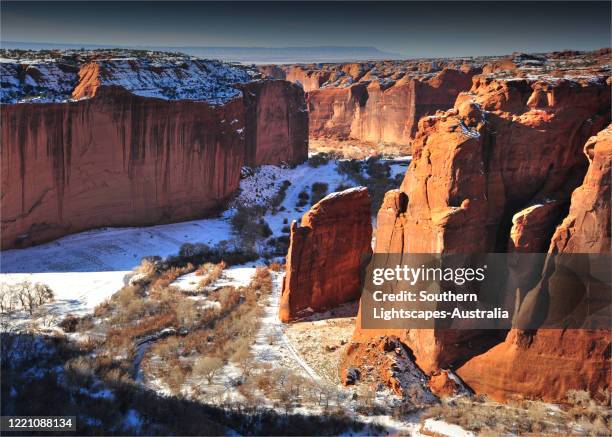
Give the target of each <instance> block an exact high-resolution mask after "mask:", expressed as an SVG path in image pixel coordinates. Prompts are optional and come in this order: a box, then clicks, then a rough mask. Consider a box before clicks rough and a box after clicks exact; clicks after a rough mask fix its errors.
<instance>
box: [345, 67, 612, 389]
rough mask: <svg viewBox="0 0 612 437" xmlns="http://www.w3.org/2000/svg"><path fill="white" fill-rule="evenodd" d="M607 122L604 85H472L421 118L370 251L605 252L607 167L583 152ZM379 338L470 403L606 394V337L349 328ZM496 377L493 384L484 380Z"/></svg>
mask: <svg viewBox="0 0 612 437" xmlns="http://www.w3.org/2000/svg"><path fill="white" fill-rule="evenodd" d="M609 122H610V80H609V79H607V78H605V77H590V78H584V79H582V78H575V79H571V80H568V79H548V80H529V79H503V78H491V77H488V76H486V75H482V76H477V77H476V78H475V79H474V83H473V86H472V88H471V90H470V92H468V93H462V94H460V95H459V96H458V98H457V101H456V103H455V106H454V108H453V109H451V110H448V111H445V112H439V113H437V114H435V115H434V116H430V117H425V118H423V119H421V121H420V123H419V129H418V132H417V134H416V136H415V140H414V142H413V161H412V163H411V165H410V167H409V169H408V172H407V173H406V176H405V178H404V181H403V183H402V185H401V187H400V189H399V190H393V191H391V192H389V193H387V195H386V197H385V200H384V202H383V205H382V207H381V209H380V211H379V214H378V220H377V224H378V227H377V231H376V236H377V238H376V248H375V252H392V253H398V252H399V253H402V252H403V253H465V254H466V261H467V260H468V258H469V254H470V253H487V252H515V251H522V252H546V251H547V250H548V247H549V246H551V251H553V252H555V251H558V252H561V253H562V252H564V251H565V252H580V251H593V252H599V251H609V250H610V249H609V244H610V243H609V241H610V240H609V235H610V225H609V209H610V206H609V204H610V195H609V177H608V179H607V180H608V182H607V183H603V182H602V180H603V179H605V178H606V174H607V173H606V171H608V172H609V170H605V169H606V168H608V169H609V166H610V156H609V153H608V152H603V151H602V152H599V154H598V153H597V151H598V148H597V146H595V147H593V146H589V144H593V142H594V141H595V140H589V143H588V144H587V156H588V157H589V159H588V160H587V159H586V157H585V155H584V153H583V151H582V149H583V146H584V144H585V141H587V139H588V138H589V137H590V136H591V135H594V134H596V133H597V132H598V131H600V130H602V129H603V128H604V127H605V126H606V125H607V124H608V123H609ZM604 132H605V131H604ZM600 135H604V133H602V134H600ZM599 142H600V140H597V141H595V143H599ZM604 144H607V143H604ZM599 147H600V149H601V150H606V149H607V146H606V145H602V146H599ZM595 156H597V157H599V159H597V160H596V159H595V158H594V157H595ZM589 160H590V161H591V162H590V166H589ZM587 167H589V168H590V170H589V173H587V176H586V179H585V178H584V176H585V173H586V171H587ZM593 172H594V173H595V174H597V175H599V176H598V177H596V178H594V177H593V176H591V173H593ZM595 179H596V180H595ZM583 180H584V184H583V185H582V187H581V188H580V189H578V190H577V191H576V192H575V193H574V196H573V197H572V208H571V209H569V211H570V212H569V216H568V218H566V219H565V221H563V223H562V224H561V226H560V227H559V228H558V229H557V230H556V231H555V228H556V226H557V225H558V224H559V223H561V221H562V220H563V217H565V216H566V215H567V214H568V208H569V203H570V197H571V196H572V192H573V191H574V189H575V188H576V187H578V186H580V184H582V183H583ZM606 184H607V185H606ZM606 193H608V194H606ZM575 204H582V209H581V207H579V206H574V205H575ZM606 214H607V216H608V218H607V219H605V218H604V215H606ZM585 232H586V233H587V234H588V235H585V236H584V237H583V236H582V235H583V233H585ZM553 234H554V236H553ZM551 238H552V243H551ZM555 248H557V249H555ZM563 248H568V249H567V250H565V249H563ZM381 336H383V337H389V336H397V337H398V338H399V339H400V341H401V342H402V343H403V344H405V345H406V346H408V347H409V348H410V350H411V351H412V353H413V354H414V356H415V359H416V363H417V364H418V365H419V367H420V368H421V369H423V370H424V371H425V372H426V373H428V374H430V375H433V374H437V373H438V372H439V371H440V369H458V370H457V372H458V374H459V375H461V376H462V377H464V378H465V380H466V381H467V382H468V384H469V385H470V386H472V388H474V389H475V390H476V392H478V393H486V394H488V395H491V396H492V397H494V398H496V399H506V398H508V397H509V396H511V395H515V394H520V395H524V396H528V397H540V398H544V399H549V400H559V399H561V397H562V396H563V395H564V393H565V391H566V390H567V389H571V388H575V389H588V390H591V391H592V392H595V391H596V389H598V388H601V387H604V386H605V385H606V384H607V383H609V381H608V380H607V378H605V377H604V376H603V375H604V372H605V371H606V370H608V371H609V365H608V364H606V363H608V359H609V358H606V350H609V347H610V335H609V332H608V331H598V332H590V333H589V332H588V331H584V330H580V331H573V332H569V333H564V332H562V331H555V330H542V331H537V335H536V336H533V335H531V336H528V337H527V339H525V335H524V333H519V332H517V331H511V332H510V333H509V334H507V333H506V332H505V331H475V330H464V331H450V330H443V329H435V330H434V329H419V330H370V329H368V330H366V329H362V328H361V327H360V326H359V320H358V324H357V326H356V330H355V333H354V341H356V342H358V343H361V342H369V341H372V340H373V339H376V338H380V337H381ZM496 345H497V346H496ZM568 348H569V349H573V352H572V353H571V354H570V353H569V349H568ZM353 349H356V348H353ZM522 354H524V355H525V364H526V365H525V366H523V364H522V361H521V360H522V358H523V355H522ZM540 357H542V364H541V365H536V362H537V360H538V359H539V358H540ZM532 359H533V363H532V364H533V365H529V362H530V360H532ZM555 360H556V361H555ZM564 360H565V361H564ZM349 361H350V360H349ZM561 362H562V363H563V364H562V365H561V364H559V363H561ZM554 363H557V364H554ZM499 366H502V367H501V368H502V370H501V371H500V374H499V375H497V376H495V375H492V373H494V372H497V371H498V369H499ZM606 366H608V367H606ZM512 372H514V374H513V375H511V373H512ZM572 374H573V375H575V376H574V377H571V376H570V375H572ZM576 375H577V376H576ZM504 378H507V381H506V380H504V382H503V383H502V382H500V381H501V380H502V379H504ZM560 380H563V384H561V385H560V386H558V387H554V388H553V387H552V385H554V384H553V381H560ZM530 381H533V383H532V385H530V384H531V382H530ZM528 386H529V387H530V388H527V387H528Z"/></svg>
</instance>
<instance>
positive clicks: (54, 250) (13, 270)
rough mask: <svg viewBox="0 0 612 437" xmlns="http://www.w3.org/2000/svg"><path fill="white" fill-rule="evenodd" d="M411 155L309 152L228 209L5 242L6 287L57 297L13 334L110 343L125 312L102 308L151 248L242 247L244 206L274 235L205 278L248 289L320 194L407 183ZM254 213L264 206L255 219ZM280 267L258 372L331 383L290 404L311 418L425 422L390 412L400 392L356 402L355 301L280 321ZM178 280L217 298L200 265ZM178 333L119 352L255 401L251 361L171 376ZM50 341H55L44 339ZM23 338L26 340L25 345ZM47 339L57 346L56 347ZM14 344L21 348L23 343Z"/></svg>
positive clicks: (249, 177) (244, 185)
mask: <svg viewBox="0 0 612 437" xmlns="http://www.w3.org/2000/svg"><path fill="white" fill-rule="evenodd" d="M409 162H410V157H409V156H407V157H400V158H393V159H377V158H369V159H368V160H340V161H336V160H333V159H331V160H330V159H329V156H327V155H325V154H317V155H313V156H311V158H310V160H309V161H308V162H307V163H305V164H302V165H299V166H296V167H293V168H290V167H277V166H262V167H259V168H257V169H254V170H250V169H246V171H245V175H244V177H243V179H242V181H241V189H240V191H239V193H238V195H237V196H236V197H235V198H233V199H232V200H231V201H230V203H229V205H228V209H227V210H226V211H224V212H223V213H221V214H220V215H219V216H218V217H211V218H207V219H202V220H194V221H188V222H182V223H175V224H168V225H159V226H151V227H143V228H106V229H96V230H91V231H87V232H83V233H79V234H75V235H71V236H67V237H64V238H61V239H58V240H56V241H53V242H50V243H47V244H43V245H39V246H35V247H30V248H26V249H16V250H8V251H3V252H2V272H3V273H2V275H1V276H0V281H1V283H2V286H3V287H7V286H10V285H11V284H12V285H14V284H23V283H24V281H27V282H29V283H32V284H39V283H40V284H45V285H47V286H48V287H50V288H51V290H53V293H54V299H53V301H51V302H49V303H46V304H44V305H42V306H41V307H38V308H37V309H36V310H35V311H34V312H33V313H32V314H30V313H28V312H26V311H21V312H13V313H12V314H11V315H10V316H4V317H3V327H4V329H5V330H8V331H12V332H20V333H25V332H28V333H35V334H36V336H40V338H42V339H49V338H62V339H63V340H64V341H66V342H67V344H68V345H72V346H70V347H77V348H79V347H84V346H83V345H89V344H90V343H94V342H100V341H103V340H104V339H107V338H108V336H109V335H111V333H112V330H113V329H115V328H116V326H114V325H113V324H112V323H110V324H109V321H113V320H118V319H117V317H116V314H114V313H112V311H111V312H108V311H107V310H104V311H107V312H106V313H105V312H104V311H103V310H102V309H104V308H108V307H109V306H111V307H112V306H113V302H114V301H115V300H116V299H117V296H119V295H120V294H121V290H125V288H126V287H129V286H130V284H133V283H134V278H135V277H137V275H138V273H136V276H135V272H138V269H139V268H140V267H139V266H141V260H142V259H143V258H146V257H160V258H162V259H163V258H168V257H172V256H175V255H177V253H179V252H180V251H181V248H184V245H185V243H188V244H193V243H204V244H206V245H207V246H208V247H211V248H215V247H219V246H222V247H230V249H229V250H234V251H239V250H240V249H241V248H242V246H241V245H242V244H243V243H244V242H241V232H250V230H241V229H239V228H237V225H236V222H237V220H236V216H239V215H240V214H246V215H247V216H248V219H249V220H251V219H254V218H255V219H257V217H259V218H261V219H262V220H263V221H264V222H265V223H266V224H267V227H268V229H269V231H268V233H269V235H267V233H264V235H267V236H266V237H260V238H257V239H256V240H255V241H253V242H251V243H250V244H252V247H249V248H247V249H249V250H250V249H254V250H255V252H256V254H257V256H256V257H255V259H253V260H252V261H249V262H246V263H241V264H237V265H232V266H229V267H226V268H224V269H223V273H222V274H221V275H220V276H219V277H215V278H214V279H212V280H211V283H210V284H209V285H208V286H207V287H206V289H207V290H209V291H208V292H207V293H210V292H211V291H210V290H219V289H231V290H233V292H236V290H237V289H240V287H247V286H249V284H250V283H251V282H252V280H253V278H254V276H256V271H257V268H258V267H265V265H266V264H270V262H275V261H281V260H282V256H278V254H280V253H282V251H286V248H285V247H282V248H281V250H280V251H278V250H277V249H278V248H277V247H275V245H278V244H279V243H278V240H279V237H280V240H281V241H283V240H284V238H285V239H286V236H287V233H288V227H289V224H290V223H291V221H292V220H299V219H300V217H301V215H302V214H303V213H305V212H306V211H307V210H308V209H309V208H310V205H311V204H313V203H315V202H316V201H317V200H318V199H320V198H321V197H324V196H325V195H326V194H327V193H331V192H334V191H337V190H339V189H340V190H342V189H345V188H348V187H351V186H355V185H359V184H360V183H364V182H365V183H366V184H367V183H368V182H369V181H372V182H373V183H385V184H387V185H388V187H389V188H393V187H395V186H397V185H398V184H399V181H400V180H401V179H400V178H401V177H402V176H403V173H404V172H405V170H406V168H407V165H408V163H409ZM286 181H289V182H290V184H289V183H287V182H286ZM313 187H314V189H313ZM279 193H282V194H279ZM252 214H256V216H255V217H252V216H251V215H252ZM271 275H272V289H271V291H270V294H269V296H267V298H265V299H264V300H263V301H262V302H260V303H259V304H258V305H259V306H260V307H261V313H259V317H260V318H259V325H258V329H257V332H256V334H255V336H254V337H253V339H252V344H250V346H249V353H250V354H251V355H252V357H253V363H252V365H253V367H255V368H256V369H257V370H256V371H255V372H256V373H257V372H259V373H261V372H269V371H280V372H287V375H285V376H283V377H290V378H297V379H299V380H300V381H302V382H303V383H304V385H313V386H317V387H319V390H320V393H319V395H320V396H323V395H322V394H321V393H324V397H325V402H322V401H321V398H320V397H319V398H317V397H312V399H310V398H309V400H306V399H303V400H301V401H300V402H299V403H298V404H295V405H292V406H291V408H290V411H291V412H292V413H293V414H303V415H305V416H311V415H313V414H314V415H322V414H323V413H329V412H330V411H332V410H333V411H336V410H338V409H340V410H342V411H343V414H345V415H346V414H348V415H349V417H350V421H355V423H359V427H362V430H361V431H357V430H355V431H356V432H358V433H359V432H361V433H366V434H370V433H378V432H381V431H382V430H385V432H387V433H392V434H396V433H413V432H416V430H417V428H418V427H419V426H420V424H419V421H418V419H416V418H412V417H411V418H410V419H409V420H405V419H404V420H395V419H393V418H392V417H390V415H389V413H384V412H382V410H383V408H382V407H383V406H385V410H386V411H390V410H388V406H389V405H394V404H396V403H397V402H398V400H397V399H395V400H394V399H393V398H394V396H393V395H392V394H391V392H387V391H381V392H380V393H377V394H376V395H375V397H374V398H372V399H371V402H376V403H379V404H380V406H381V407H380V409H381V413H380V414H376V415H367V414H362V413H358V412H357V410H359V408H358V406H359V405H360V404H361V403H362V400H361V398H360V396H358V395H356V394H355V392H354V390H350V389H346V388H344V387H342V386H341V384H340V380H339V378H338V366H339V362H340V356H341V355H340V354H341V351H342V347H343V346H344V345H345V344H346V343H347V342H348V340H349V339H350V334H351V327H352V326H353V325H352V324H353V323H354V316H355V314H356V303H354V304H348V305H344V306H343V307H341V308H339V309H337V310H334V311H333V312H330V313H326V314H317V315H315V316H313V317H312V318H310V319H308V320H304V321H299V322H296V323H294V324H291V325H285V324H282V323H281V322H280V321H279V319H278V304H279V298H280V292H281V286H282V274H281V273H277V272H271ZM172 278H173V280H172V281H171V282H170V283H169V286H170V287H172V288H173V289H175V290H178V291H179V294H180V296H181V297H187V298H188V299H189V300H191V301H195V302H198V304H202V305H203V306H204V307H206V306H207V305H208V306H210V307H214V306H215V305H218V304H219V302H218V301H215V300H212V299H210V296H209V295H208V296H204V295H202V288H201V285H200V284H199V282H200V281H201V279H202V276H201V275H200V276H198V272H197V271H196V272H193V271H191V272H186V273H185V274H175V275H173V277H172ZM181 293H182V294H181ZM113 317H114V318H113ZM71 318H76V319H78V320H79V322H78V323H80V325H79V326H81V328H79V329H76V330H71V329H68V330H67V329H66V325H65V321H66V320H68V319H71ZM83 320H86V323H84V322H83ZM65 331H69V332H65ZM70 331H72V332H70ZM178 335H179V334H178V333H177V332H175V331H168V329H165V330H164V329H161V330H158V331H156V332H153V333H151V332H149V333H148V334H147V335H146V336H144V337H143V336H140V337H138V340H137V341H135V342H134V344H133V345H131V346H129V347H128V346H126V347H125V350H121V353H120V355H125V356H122V357H120V359H123V362H124V363H126V362H127V363H130V362H131V363H132V366H133V368H134V369H135V370H134V371H133V380H134V383H135V384H136V385H137V386H140V387H142V388H146V389H149V390H151V391H152V392H154V393H156V394H157V395H160V396H167V397H172V396H180V397H182V398H184V399H191V400H197V401H200V402H204V403H206V404H209V403H212V404H216V405H220V406H224V407H227V404H228V403H236V404H242V403H245V402H246V399H245V395H244V394H241V390H238V388H237V387H238V386H239V385H241V384H242V382H241V379H242V377H243V376H242V375H243V370H244V369H242V370H241V368H240V366H239V365H238V364H237V363H236V362H233V361H231V360H228V361H227V362H225V364H223V366H222V367H221V368H220V369H219V371H218V372H215V375H214V378H212V380H211V381H210V383H208V384H205V388H204V389H202V386H203V383H202V377H195V376H193V375H192V376H187V377H186V378H185V379H184V380H183V381H181V383H180V384H179V385H178V386H177V385H175V384H174V385H173V381H172V380H171V379H172V378H171V376H172V371H171V370H169V368H168V366H167V361H168V360H167V356H164V353H165V352H162V353H160V352H159V350H160V348H161V347H162V346H163V345H164V344H165V343H166V342H168V341H170V342H172V339H173V338H175V337H176V336H178ZM183 335H184V334H183ZM179 338H180V337H179ZM43 343H45V344H46V340H45V341H43ZM14 347H15V348H19V346H18V345H14ZM65 347H68V346H65ZM41 348H42V349H47V348H48V346H44V347H43V346H41ZM51 350H52V348H49V351H48V352H49V354H50V355H53V353H51ZM13 353H16V354H19V352H18V351H16V350H15V351H13ZM98 353H101V352H100V351H99V350H98V351H97V352H93V355H96V354H98ZM34 355H36V354H34ZM173 358H175V357H173ZM17 361H19V360H17ZM56 367H57V366H56ZM262 369H263V370H262ZM50 371H52V369H49V368H45V367H44V364H42V362H41V363H39V364H35V365H33V366H32V367H28V368H27V369H25V372H24V374H27V375H29V376H28V377H32V375H34V379H36V378H39V379H40V378H43V376H44V375H46V374H47V373H48V372H50ZM62 373H63V372H62ZM92 384H93V385H91V386H90V387H89V388H88V389H86V390H85V389H82V390H81V391H84V392H86V393H87V394H88V395H90V396H89V397H90V398H91V399H100V398H103V399H107V400H114V399H115V397H116V396H117V394H116V392H114V391H113V389H112V388H107V387H105V386H104V384H102V383H101V382H100V381H99V380H97V378H96V381H95V382H94V383H92ZM102 387H104V388H102ZM19 390H20V388H19V387H18V386H17V385H15V386H13V387H11V388H10V390H9V393H10V394H11V395H12V396H13V397H18V396H19V393H18V392H19ZM261 390H262V389H261V388H259V389H256V390H255V391H256V395H258V398H257V400H258V403H260V404H262V403H263V405H265V406H266V407H268V408H270V409H274V408H278V407H279V400H278V399H276V400H275V399H274V396H273V397H270V396H266V394H265V393H262V392H261ZM281 402H282V400H281ZM336 412H337V411H336ZM90 419H91V421H92V423H93V424H98V425H100V424H99V423H98V422H96V420H98V419H96V418H95V415H93V416H92V417H91V418H90ZM143 421H144V419H143V418H142V417H141V414H139V413H137V412H136V411H135V410H130V414H129V415H126V417H124V418H123V422H122V423H123V426H124V428H123V430H124V431H125V430H132V431H138V430H142V429H144V428H143V427H144V424H143Z"/></svg>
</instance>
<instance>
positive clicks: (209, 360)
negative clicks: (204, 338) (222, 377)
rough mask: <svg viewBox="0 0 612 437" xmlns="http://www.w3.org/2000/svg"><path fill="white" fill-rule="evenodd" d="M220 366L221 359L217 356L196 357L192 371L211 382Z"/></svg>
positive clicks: (221, 364)
mask: <svg viewBox="0 0 612 437" xmlns="http://www.w3.org/2000/svg"><path fill="white" fill-rule="evenodd" d="M221 367H223V360H222V359H221V358H219V357H198V359H197V360H196V362H195V364H194V365H193V373H194V375H196V376H199V377H202V378H205V379H206V381H208V383H209V384H211V383H212V381H213V379H214V377H215V375H217V374H218V373H219V371H220V370H221Z"/></svg>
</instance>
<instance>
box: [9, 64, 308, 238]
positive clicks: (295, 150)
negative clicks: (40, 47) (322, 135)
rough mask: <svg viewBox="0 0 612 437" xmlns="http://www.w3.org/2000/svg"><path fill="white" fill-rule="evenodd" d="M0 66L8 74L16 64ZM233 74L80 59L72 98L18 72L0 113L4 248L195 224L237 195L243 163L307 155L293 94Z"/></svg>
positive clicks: (300, 108) (49, 75)
mask: <svg viewBox="0 0 612 437" xmlns="http://www.w3.org/2000/svg"><path fill="white" fill-rule="evenodd" d="M2 68H3V70H2V73H3V77H4V74H5V73H6V74H7V75H8V77H9V78H13V76H12V75H11V74H12V73H13V72H14V73H15V74H17V73H18V71H17V70H19V68H20V67H19V68H18V67H14V68H13V66H12V64H8V65H7V64H3V65H2ZM232 68H233V67H227V66H225V65H224V64H221V63H216V62H204V61H202V62H199V61H193V62H192V61H189V62H188V61H187V60H186V61H185V63H184V64H180V63H179V64H177V63H176V62H168V63H167V64H164V65H163V66H161V67H160V66H159V65H157V64H156V65H151V63H149V62H148V61H139V62H136V61H133V60H126V61H118V60H109V61H95V62H88V63H85V64H83V66H82V68H81V70H80V71H79V74H78V77H79V80H76V74H73V73H71V74H72V76H70V78H71V80H72V79H74V81H73V82H71V83H72V85H73V86H74V87H73V88H72V91H70V90H69V87H67V86H62V87H59V86H58V83H57V82H58V81H57V80H55V79H57V78H55V76H54V75H53V74H54V73H53V72H54V71H55V70H56V69H57V68H51V67H49V66H45V67H44V68H43V67H42V66H40V65H38V66H37V67H36V68H34V67H32V68H29V70H28V71H30V72H32V70H34V71H36V72H39V73H40V72H41V71H43V72H45V74H39V73H37V74H35V75H34V76H31V77H30V76H27V74H29V73H23V74H21V75H18V77H17V78H15V80H14V81H13V82H11V86H12V88H11V89H10V90H9V91H10V93H9V92H7V93H5V94H3V98H4V97H6V100H7V101H8V103H9V104H4V105H3V108H2V114H1V117H2V139H3V141H2V150H1V153H2V249H9V248H13V247H20V246H26V245H31V244H38V243H41V242H44V241H48V240H51V239H54V238H58V237H60V236H62V235H66V234H70V233H74V232H79V231H83V230H87V229H92V228H97V227H105V226H138V225H152V224H158V223H168V222H174V221H180V220H188V219H194V218H201V217H204V216H206V215H209V214H211V213H213V212H214V211H215V210H216V209H218V208H219V207H221V206H222V205H223V203H224V202H225V200H226V199H228V197H229V196H231V195H232V193H233V192H234V191H235V190H236V189H237V188H238V186H239V181H240V171H241V167H242V166H243V165H260V164H279V163H281V162H294V163H297V162H302V161H303V160H305V159H306V157H307V153H308V124H307V119H306V114H305V112H304V109H305V100H304V93H303V91H302V89H301V88H300V87H298V86H297V85H295V84H291V83H289V82H286V81H271V80H268V81H255V82H253V81H250V79H249V76H248V75H246V74H245V73H244V72H242V71H240V70H236V71H234V70H232ZM13 70H15V71H13ZM230 70H231V71H230ZM24 74H25V79H24ZM73 76H74V77H73ZM218 76H219V77H220V78H219V77H218ZM35 79H37V80H38V82H35V83H36V85H35V86H32V85H28V84H31V83H34V81H35ZM3 80H4V79H3ZM20 80H21V82H20ZM233 80H236V81H238V82H241V81H242V82H244V83H242V84H234V83H232V82H231V81H233ZM247 80H248V81H247ZM59 82H61V83H62V84H64V80H63V79H62V80H60V81H59ZM172 86H174V88H172ZM69 92H70V93H71V95H70V94H68V93H69ZM36 93H38V94H36ZM31 95H36V96H37V97H36V98H32V97H30V96H31Z"/></svg>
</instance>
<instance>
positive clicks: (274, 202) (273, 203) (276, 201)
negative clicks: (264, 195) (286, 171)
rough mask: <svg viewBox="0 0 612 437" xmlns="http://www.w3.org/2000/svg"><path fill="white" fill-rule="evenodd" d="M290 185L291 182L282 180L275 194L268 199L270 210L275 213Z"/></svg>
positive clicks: (279, 208) (279, 207)
mask: <svg viewBox="0 0 612 437" xmlns="http://www.w3.org/2000/svg"><path fill="white" fill-rule="evenodd" d="M290 186H291V182H290V181H288V180H284V181H283V182H282V184H281V186H280V188H279V189H278V191H277V193H276V195H275V196H274V197H273V198H272V200H271V201H270V206H271V207H272V212H273V213H275V214H276V213H277V212H278V211H280V210H281V207H282V204H283V201H284V200H285V196H286V195H287V189H288V188H289V187H290Z"/></svg>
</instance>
